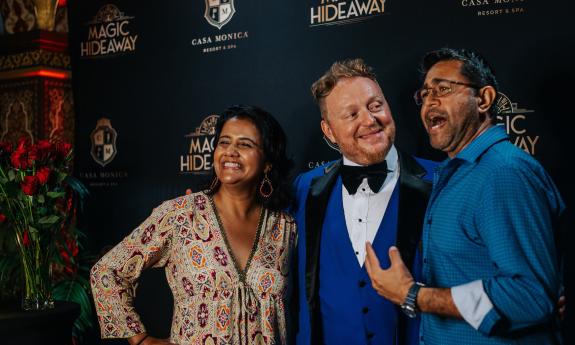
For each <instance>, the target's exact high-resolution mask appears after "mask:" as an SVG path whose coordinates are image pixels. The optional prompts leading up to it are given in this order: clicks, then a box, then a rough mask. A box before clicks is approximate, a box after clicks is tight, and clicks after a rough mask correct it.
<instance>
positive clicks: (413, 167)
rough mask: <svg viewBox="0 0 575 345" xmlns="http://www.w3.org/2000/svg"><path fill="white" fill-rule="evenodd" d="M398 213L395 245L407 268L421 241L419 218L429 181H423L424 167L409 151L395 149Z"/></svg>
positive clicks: (423, 209) (430, 185)
mask: <svg viewBox="0 0 575 345" xmlns="http://www.w3.org/2000/svg"><path fill="white" fill-rule="evenodd" d="M398 153H399V166H400V168H401V171H400V175H399V214H398V220H397V241H396V246H397V248H398V249H399V252H400V253H401V258H402V259H403V262H404V263H405V265H406V266H407V267H408V268H409V269H411V268H412V267H413V259H414V258H415V251H416V249H417V245H418V244H419V242H420V241H421V231H422V229H423V218H424V217H425V210H426V209H427V201H428V200H429V195H430V194H431V188H432V183H431V182H428V181H424V180H423V179H422V178H423V176H425V174H426V171H425V169H424V168H423V167H422V166H421V165H419V163H417V161H416V160H415V159H414V158H413V157H412V156H410V155H408V154H404V153H402V152H399V151H398Z"/></svg>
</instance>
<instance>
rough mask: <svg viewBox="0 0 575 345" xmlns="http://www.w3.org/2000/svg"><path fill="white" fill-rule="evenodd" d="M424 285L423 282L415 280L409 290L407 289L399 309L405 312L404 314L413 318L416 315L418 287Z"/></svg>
mask: <svg viewBox="0 0 575 345" xmlns="http://www.w3.org/2000/svg"><path fill="white" fill-rule="evenodd" d="M422 286H425V284H423V283H419V282H415V283H413V285H411V287H410V288H409V290H408V291H407V297H405V301H403V303H402V304H401V310H402V311H403V312H404V313H405V315H407V316H409V317H411V318H414V317H415V316H417V306H416V304H417V294H418V293H419V289H420V288H421V287H422Z"/></svg>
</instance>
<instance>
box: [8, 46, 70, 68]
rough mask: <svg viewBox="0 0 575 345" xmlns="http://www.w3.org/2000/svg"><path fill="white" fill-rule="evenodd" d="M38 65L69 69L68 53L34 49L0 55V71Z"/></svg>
mask: <svg viewBox="0 0 575 345" xmlns="http://www.w3.org/2000/svg"><path fill="white" fill-rule="evenodd" d="M38 65H41V66H46V67H54V68H62V69H66V70H70V69H71V65H70V55H68V54H67V53H59V52H50V51H45V50H34V51H29V52H23V53H17V54H10V55H1V56H0V72H3V71H13V70H17V69H21V68H24V67H31V66H38Z"/></svg>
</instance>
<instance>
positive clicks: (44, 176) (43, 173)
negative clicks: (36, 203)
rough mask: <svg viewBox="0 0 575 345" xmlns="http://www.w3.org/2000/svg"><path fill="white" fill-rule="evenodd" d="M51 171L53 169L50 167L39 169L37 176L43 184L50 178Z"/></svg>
mask: <svg viewBox="0 0 575 345" xmlns="http://www.w3.org/2000/svg"><path fill="white" fill-rule="evenodd" d="M51 173H52V170H50V168H48V167H42V168H40V169H38V171H37V172H36V176H37V177H38V182H39V183H40V185H41V186H43V185H45V184H46V183H48V179H50V174H51Z"/></svg>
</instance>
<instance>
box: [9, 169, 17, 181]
mask: <svg viewBox="0 0 575 345" xmlns="http://www.w3.org/2000/svg"><path fill="white" fill-rule="evenodd" d="M8 179H9V180H10V181H14V180H15V179H16V173H15V172H14V170H8Z"/></svg>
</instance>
